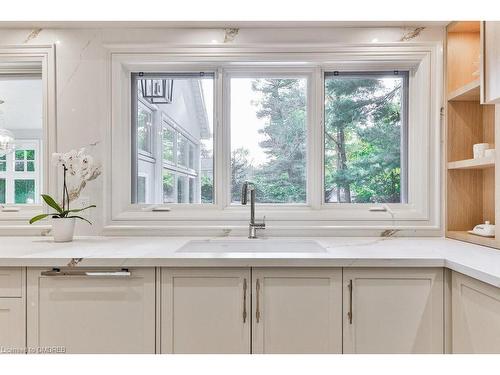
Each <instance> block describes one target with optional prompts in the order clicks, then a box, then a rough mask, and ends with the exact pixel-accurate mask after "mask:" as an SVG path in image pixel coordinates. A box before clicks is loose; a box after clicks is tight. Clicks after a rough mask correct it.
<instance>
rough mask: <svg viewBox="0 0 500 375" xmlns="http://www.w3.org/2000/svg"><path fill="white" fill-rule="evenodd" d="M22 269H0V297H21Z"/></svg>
mask: <svg viewBox="0 0 500 375" xmlns="http://www.w3.org/2000/svg"><path fill="white" fill-rule="evenodd" d="M22 292H23V269H22V268H0V297H22V296H23V294H22Z"/></svg>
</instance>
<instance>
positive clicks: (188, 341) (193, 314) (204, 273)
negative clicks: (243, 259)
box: [161, 268, 251, 354]
mask: <svg viewBox="0 0 500 375" xmlns="http://www.w3.org/2000/svg"><path fill="white" fill-rule="evenodd" d="M245 286H246V289H245ZM250 292H251V291H250V269H247V268H219V269H217V268H197V269H196V268H187V269H166V268H165V269H162V273H161V314H162V317H161V352H162V353H221V354H226V353H250V324H251V322H250V319H251V317H250ZM245 313H246V317H244V314H245Z"/></svg>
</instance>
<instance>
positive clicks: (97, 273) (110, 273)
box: [41, 268, 132, 277]
mask: <svg viewBox="0 0 500 375" xmlns="http://www.w3.org/2000/svg"><path fill="white" fill-rule="evenodd" d="M41 275H42V276H51V277H60V276H66V277H67V276H80V277H82V276H84V277H129V276H131V275H132V274H131V273H130V271H129V270H128V269H125V268H123V269H120V270H88V271H86V270H71V271H64V270H60V269H59V268H53V269H51V270H50V271H42V272H41Z"/></svg>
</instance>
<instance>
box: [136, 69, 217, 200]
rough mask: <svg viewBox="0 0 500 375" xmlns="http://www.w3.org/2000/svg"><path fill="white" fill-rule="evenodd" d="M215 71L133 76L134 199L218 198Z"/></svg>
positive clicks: (137, 74)
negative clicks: (214, 158) (215, 144)
mask: <svg viewBox="0 0 500 375" xmlns="http://www.w3.org/2000/svg"><path fill="white" fill-rule="evenodd" d="M213 103H214V74H213V73H206V72H196V73H133V74H132V103H131V104H132V106H131V107H132V116H131V118H132V124H131V126H132V145H131V146H132V147H131V149H132V181H131V182H132V188H131V192H132V194H131V195H132V197H131V198H132V199H131V201H132V203H139V204H141V203H143V204H144V203H145V204H173V203H187V204H190V203H194V204H199V203H213V202H214V199H213V197H214V183H213V181H214V174H213V169H214V160H213V146H214V138H213V116H214V111H213Z"/></svg>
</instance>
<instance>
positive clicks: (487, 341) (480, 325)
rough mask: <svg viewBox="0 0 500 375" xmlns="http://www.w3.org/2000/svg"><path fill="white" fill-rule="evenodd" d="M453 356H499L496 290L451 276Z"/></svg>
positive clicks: (498, 291)
mask: <svg viewBox="0 0 500 375" xmlns="http://www.w3.org/2000/svg"><path fill="white" fill-rule="evenodd" d="M451 298H452V326H453V331H452V350H453V353H500V289H499V288H496V287H494V286H492V285H488V284H485V283H483V282H481V281H478V280H475V279H472V278H470V277H468V276H465V275H462V274H460V273H458V272H453V275H452V297H451Z"/></svg>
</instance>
